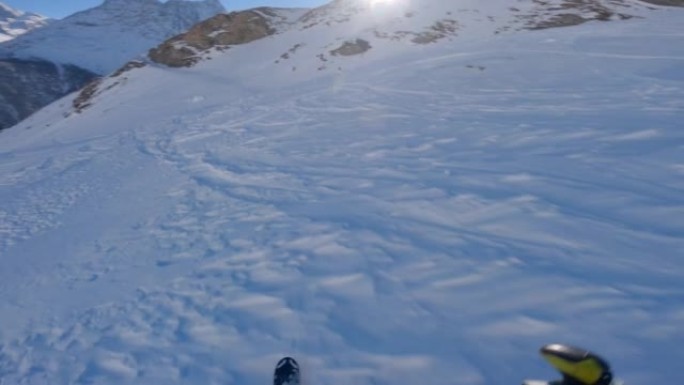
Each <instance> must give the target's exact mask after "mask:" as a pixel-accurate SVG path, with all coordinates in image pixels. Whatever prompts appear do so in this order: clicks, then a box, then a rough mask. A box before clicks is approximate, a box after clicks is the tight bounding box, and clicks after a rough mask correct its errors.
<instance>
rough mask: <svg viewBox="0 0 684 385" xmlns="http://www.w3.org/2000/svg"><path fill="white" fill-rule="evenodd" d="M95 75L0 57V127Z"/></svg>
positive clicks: (24, 115)
mask: <svg viewBox="0 0 684 385" xmlns="http://www.w3.org/2000/svg"><path fill="white" fill-rule="evenodd" d="M95 77H96V75H95V74H93V73H92V72H88V71H86V70H83V69H81V68H78V67H75V66H70V65H65V66H60V65H56V64H54V63H50V62H46V61H38V60H19V59H4V60H0V130H2V129H5V128H8V127H11V126H13V125H15V124H16V123H18V122H19V121H21V120H23V119H25V118H26V117H28V116H29V115H30V114H32V113H33V112H34V111H36V110H38V109H40V108H42V107H43V106H45V105H47V104H49V103H51V102H52V101H54V100H56V99H59V98H61V97H63V96H64V95H67V94H69V93H71V92H73V91H75V90H77V89H79V88H81V87H83V85H85V84H86V83H88V82H89V81H91V80H92V79H93V78H95Z"/></svg>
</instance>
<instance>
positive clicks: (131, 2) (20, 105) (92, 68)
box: [0, 0, 224, 130]
mask: <svg viewBox="0 0 684 385" xmlns="http://www.w3.org/2000/svg"><path fill="white" fill-rule="evenodd" d="M222 11H224V8H223V6H222V5H221V4H220V3H219V1H218V0H205V1H201V2H197V1H184V0H170V1H167V2H166V3H161V2H159V1H157V0H144V1H141V0H107V1H105V2H104V3H103V4H102V5H100V6H99V7H95V8H92V9H89V10H86V11H83V12H79V13H77V14H74V15H72V16H69V17H67V18H65V19H63V20H58V21H54V22H52V23H51V24H50V25H48V26H47V27H44V28H41V29H40V30H34V31H32V32H29V33H26V34H24V35H22V36H21V37H19V38H16V39H14V40H12V41H8V42H6V43H4V44H2V45H0V66H1V67H3V68H5V69H6V71H5V73H4V74H3V76H2V77H3V78H4V79H5V81H4V83H3V84H2V85H1V86H0V130H1V129H3V128H6V127H10V126H12V125H14V124H16V123H17V122H18V121H20V120H22V119H24V118H25V117H26V116H28V115H30V114H31V113H33V112H34V111H36V110H37V109H39V108H41V107H43V106H45V105H47V104H49V103H50V102H52V101H54V100H56V99H59V98H60V97H62V96H64V95H65V94H66V93H69V92H72V91H74V90H76V89H80V88H81V87H83V86H84V85H85V84H87V83H88V82H89V81H90V80H92V79H93V78H94V77H95V76H97V75H98V74H99V75H104V74H107V73H109V72H111V71H113V70H114V69H116V68H118V67H120V66H122V65H123V64H124V63H126V62H127V61H128V60H131V59H132V58H134V57H136V56H138V55H144V54H145V53H146V52H147V50H148V49H150V48H152V47H154V46H156V45H157V44H159V43H160V42H163V41H164V40H165V39H167V38H169V37H171V36H173V35H176V34H178V33H181V32H183V31H185V30H187V29H188V28H190V27H191V26H193V25H194V24H196V23H198V22H199V21H201V20H204V19H206V18H209V17H211V16H213V15H215V14H217V13H220V12H222ZM13 14H16V12H15V13H13ZM3 57H4V58H3ZM67 68H68V70H66V69H67ZM39 69H45V70H47V72H45V73H37V72H36V70H39Z"/></svg>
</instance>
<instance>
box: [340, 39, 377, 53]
mask: <svg viewBox="0 0 684 385" xmlns="http://www.w3.org/2000/svg"><path fill="white" fill-rule="evenodd" d="M371 48H372V47H371V45H370V43H369V42H367V41H366V40H363V39H356V40H354V41H347V42H344V44H342V45H341V46H340V47H339V48H337V49H334V50H332V51H330V54H331V55H333V56H354V55H360V54H362V53H364V52H366V51H368V50H370V49H371Z"/></svg>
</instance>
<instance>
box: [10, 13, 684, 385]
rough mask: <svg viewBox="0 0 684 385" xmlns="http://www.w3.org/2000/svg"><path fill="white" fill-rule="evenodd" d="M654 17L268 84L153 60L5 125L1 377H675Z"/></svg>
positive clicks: (661, 35) (674, 84) (678, 220)
mask: <svg viewBox="0 0 684 385" xmlns="http://www.w3.org/2000/svg"><path fill="white" fill-rule="evenodd" d="M680 15H681V13H680ZM658 17H659V18H658ZM654 18H656V19H655V20H635V21H630V22H626V23H623V24H610V25H604V24H595V25H591V26H590V28H589V27H588V28H589V29H586V30H584V29H581V28H579V29H574V30H572V29H566V30H559V31H544V32H537V33H527V34H519V35H515V36H506V37H505V38H502V39H497V40H493V41H490V42H487V43H483V42H478V43H477V44H472V45H468V44H460V43H459V42H457V41H455V42H451V43H443V44H439V45H433V46H427V47H425V48H421V49H420V50H418V49H416V50H414V51H408V52H407V53H403V54H400V55H399V54H398V55H396V56H388V57H387V58H386V59H384V60H378V61H376V62H373V63H372V64H369V65H364V64H362V63H359V64H357V65H356V67H354V71H340V72H339V73H337V74H334V75H330V74H327V73H320V74H316V75H315V77H313V78H312V79H311V80H310V81H307V82H304V81H299V82H298V81H296V79H295V80H292V81H291V82H289V83H288V82H284V83H283V84H278V83H276V84H274V85H272V86H266V85H264V84H261V83H260V80H259V79H252V78H250V77H246V76H245V73H249V69H248V70H245V71H246V72H245V73H240V72H236V73H231V72H226V71H225V68H226V66H227V63H228V62H229V58H221V57H217V58H215V59H214V60H213V61H210V62H206V63H203V64H201V65H200V66H198V67H196V68H194V69H190V70H169V69H163V68H156V67H148V68H145V69H143V70H140V71H137V72H134V73H132V74H131V75H129V76H130V79H129V81H128V84H126V85H125V86H124V87H119V88H118V89H116V88H115V89H113V90H112V92H111V93H110V95H109V98H107V99H102V100H100V101H99V103H96V104H95V105H94V106H93V107H92V108H91V109H89V110H86V111H85V112H84V113H83V114H81V115H72V116H69V117H66V118H63V119H62V114H63V112H64V107H63V106H60V105H59V104H56V105H53V106H51V107H49V108H48V110H47V111H45V112H44V113H42V114H39V116H36V117H34V118H32V119H29V120H28V121H27V122H26V123H25V124H24V125H23V126H20V127H18V128H16V129H12V130H9V131H7V132H4V133H2V135H0V159H1V160H2V162H0V202H1V203H0V205H1V206H0V219H1V220H0V226H1V227H0V263H1V264H2V268H1V269H0V298H1V299H2V302H0V319H2V320H3V323H2V328H0V383H2V384H5V383H6V384H147V385H155V384H165V385H166V384H240V385H257V384H267V383H269V381H270V380H271V378H270V377H271V368H272V365H273V362H275V361H277V359H278V358H280V357H282V356H283V355H285V354H291V355H294V356H296V357H297V358H298V360H299V361H300V363H302V365H303V367H304V370H303V373H304V375H305V378H304V379H303V383H305V384H319V385H352V384H353V385H370V384H396V383H409V384H429V385H442V384H444V385H446V384H457V385H461V384H462V385H478V384H481V385H485V384H486V385H510V384H511V383H516V382H518V381H520V380H522V379H523V378H528V377H537V376H538V377H541V378H545V377H551V376H553V375H554V373H553V372H551V370H550V369H549V368H547V367H546V365H545V364H544V363H543V362H542V361H541V360H540V359H539V358H538V357H537V352H536V349H537V348H538V347H539V346H540V345H542V344H544V343H546V342H549V341H564V342H569V343H573V344H576V345H583V346H586V347H588V348H591V349H593V350H596V351H599V352H600V353H601V354H602V355H605V356H606V357H607V358H609V359H610V360H611V362H612V363H613V366H614V369H615V371H616V373H617V374H618V375H619V376H620V377H622V378H624V379H626V380H627V383H629V384H647V383H651V384H657V383H661V384H675V383H677V381H678V380H681V378H682V377H681V372H680V371H679V369H678V364H679V363H680V362H681V361H682V360H684V352H682V350H681V342H682V341H683V338H684V331H683V330H682V328H681V324H682V322H683V321H684V287H683V286H682V284H681V282H682V281H683V279H684V265H683V262H682V260H681V255H682V252H683V251H684V221H683V219H682V218H684V195H683V194H682V191H684V179H683V176H684V153H683V152H682V149H683V148H684V132H682V130H681V121H682V117H683V111H684V78H682V74H681V71H680V69H681V65H682V63H684V47H682V46H681V44H678V42H680V41H681V38H682V33H681V26H680V24H679V20H678V19H677V18H676V17H672V16H671V15H668V14H664V13H663V14H658V15H656V16H654ZM645 26H646V27H647V28H649V31H650V33H649V34H648V35H644V34H643V31H644V28H645ZM235 51H236V52H237V54H236V55H234V56H231V58H232V57H235V56H237V57H240V56H239V54H240V53H241V51H239V49H237V48H236V49H235ZM248 60H249V58H246V59H245V61H246V62H248ZM298 76H302V75H298ZM61 103H62V104H66V103H68V100H67V101H62V102H61ZM50 114H52V115H50ZM51 119H52V120H54V121H56V120H59V119H61V120H60V121H59V122H56V123H49V126H47V127H46V126H45V123H46V122H52V120H51Z"/></svg>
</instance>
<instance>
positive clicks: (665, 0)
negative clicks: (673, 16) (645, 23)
mask: <svg viewBox="0 0 684 385" xmlns="http://www.w3.org/2000/svg"><path fill="white" fill-rule="evenodd" d="M641 1H643V2H644V3H651V4H655V5H665V6H671V7H684V0H641Z"/></svg>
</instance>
